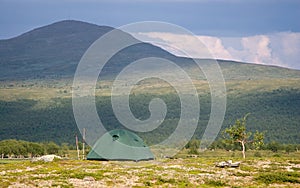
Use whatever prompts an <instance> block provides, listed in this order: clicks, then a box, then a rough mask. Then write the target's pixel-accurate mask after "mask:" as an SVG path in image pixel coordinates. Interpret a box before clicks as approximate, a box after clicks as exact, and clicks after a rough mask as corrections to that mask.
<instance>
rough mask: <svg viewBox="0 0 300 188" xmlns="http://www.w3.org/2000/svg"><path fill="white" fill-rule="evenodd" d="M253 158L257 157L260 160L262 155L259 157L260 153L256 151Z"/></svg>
mask: <svg viewBox="0 0 300 188" xmlns="http://www.w3.org/2000/svg"><path fill="white" fill-rule="evenodd" d="M254 157H259V158H261V157H262V155H261V153H260V152H259V151H256V152H255V153H254Z"/></svg>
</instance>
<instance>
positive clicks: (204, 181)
mask: <svg viewBox="0 0 300 188" xmlns="http://www.w3.org/2000/svg"><path fill="white" fill-rule="evenodd" d="M220 160H222V159H219V158H205V157H196V158H186V159H181V158H178V159H160V160H154V161H141V162H129V161H127V162H126V161H123V162H119V161H110V162H108V161H82V160H81V161H79V160H55V161H53V162H30V161H16V162H2V163H1V160H0V163H1V164H0V175H1V177H0V187H11V188H17V187H19V188H26V187H28V188H29V187H89V188H91V187H147V186H149V187H300V160H299V159H297V158H252V159H247V160H245V161H241V164H240V166H239V167H238V168H219V167H216V166H215V162H220Z"/></svg>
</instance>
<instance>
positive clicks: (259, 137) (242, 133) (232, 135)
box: [223, 114, 264, 159]
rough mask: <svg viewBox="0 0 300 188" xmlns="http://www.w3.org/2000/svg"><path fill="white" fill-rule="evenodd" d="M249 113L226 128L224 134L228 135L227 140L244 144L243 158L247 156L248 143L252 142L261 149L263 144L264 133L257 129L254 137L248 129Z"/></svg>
mask: <svg viewBox="0 0 300 188" xmlns="http://www.w3.org/2000/svg"><path fill="white" fill-rule="evenodd" d="M248 115H249V114H246V115H245V116H244V117H243V118H241V119H237V120H236V121H235V124H234V125H231V126H230V127H229V128H226V129H225V130H224V132H223V133H224V136H225V137H227V140H229V141H230V142H238V143H239V144H241V146H242V153H243V158H244V159H245V158H246V154H245V151H246V144H247V143H252V144H254V146H255V147H256V149H259V148H260V147H261V146H262V145H263V140H264V133H263V132H258V131H256V132H255V134H254V136H253V139H250V138H251V135H252V133H251V132H247V131H246V119H247V117H248Z"/></svg>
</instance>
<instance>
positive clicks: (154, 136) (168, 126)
mask: <svg viewBox="0 0 300 188" xmlns="http://www.w3.org/2000/svg"><path fill="white" fill-rule="evenodd" d="M153 98H161V99H162V100H164V102H165V103H166V105H167V108H168V110H167V114H166V119H165V121H164V122H163V123H162V124H161V125H160V126H159V127H158V128H157V129H155V130H153V131H150V132H145V133H140V132H137V134H138V135H139V136H140V137H142V138H143V140H145V142H146V143H147V144H148V145H152V144H157V143H160V142H162V141H163V140H165V139H167V138H168V137H169V136H170V135H171V134H172V133H173V132H174V131H175V129H176V127H177V124H178V121H179V118H180V113H181V104H180V99H179V97H178V96H177V95H175V94H162V95H154V94H136V95H132V96H130V108H131V111H132V113H133V114H134V116H135V117H136V118H138V119H140V120H145V119H148V118H149V117H150V115H151V114H150V112H149V102H150V101H151V100H152V99H153ZM299 98H300V90H297V89H289V88H287V89H278V90H273V91H269V92H260V93H258V92H251V93H250V92H249V93H239V94H230V95H228V97H227V109H226V115H225V119H224V123H223V126H222V130H224V129H225V128H226V127H228V126H229V125H232V124H233V123H234V121H235V120H236V119H237V118H240V117H242V116H243V115H244V114H246V113H251V116H250V117H249V118H248V121H247V129H249V131H252V132H253V131H255V130H258V131H261V132H262V131H267V133H268V134H267V135H266V136H265V142H266V143H270V142H271V141H276V142H279V143H291V144H299V143H300V137H299V132H300V126H299V122H300V100H299ZM199 99H200V106H201V109H200V118H199V123H198V127H197V129H196V131H195V138H196V139H201V138H202V135H203V133H204V131H205V129H206V127H207V123H208V121H209V118H210V112H211V109H210V106H211V100H210V99H211V97H210V95H209V94H207V95H201V96H199ZM96 106H97V112H98V114H99V117H100V119H101V122H102V123H103V124H104V126H105V128H106V129H107V130H108V131H109V130H113V129H120V128H124V127H123V126H122V125H121V123H120V122H119V121H118V120H117V118H116V117H115V115H114V111H113V110H112V105H111V97H110V96H101V97H96ZM186 126H189V123H188V122H187V123H186ZM222 130H221V131H222ZM89 131H91V130H87V136H88V133H89ZM75 134H77V135H80V133H79V131H78V128H77V125H76V122H75V119H74V115H73V110H72V99H69V98H56V99H51V100H50V101H43V100H41V101H36V100H16V101H3V100H2V101H1V100H0V140H4V139H12V138H13V139H18V140H28V141H34V142H45V141H55V142H56V143H58V144H61V143H74V141H75V138H74V135H75ZM219 138H220V136H219Z"/></svg>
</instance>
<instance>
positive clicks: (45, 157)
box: [31, 155, 62, 162]
mask: <svg viewBox="0 0 300 188" xmlns="http://www.w3.org/2000/svg"><path fill="white" fill-rule="evenodd" d="M54 159H62V158H61V157H60V156H57V155H43V156H41V157H37V158H33V159H32V160H31V162H37V161H44V162H51V161H53V160H54Z"/></svg>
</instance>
